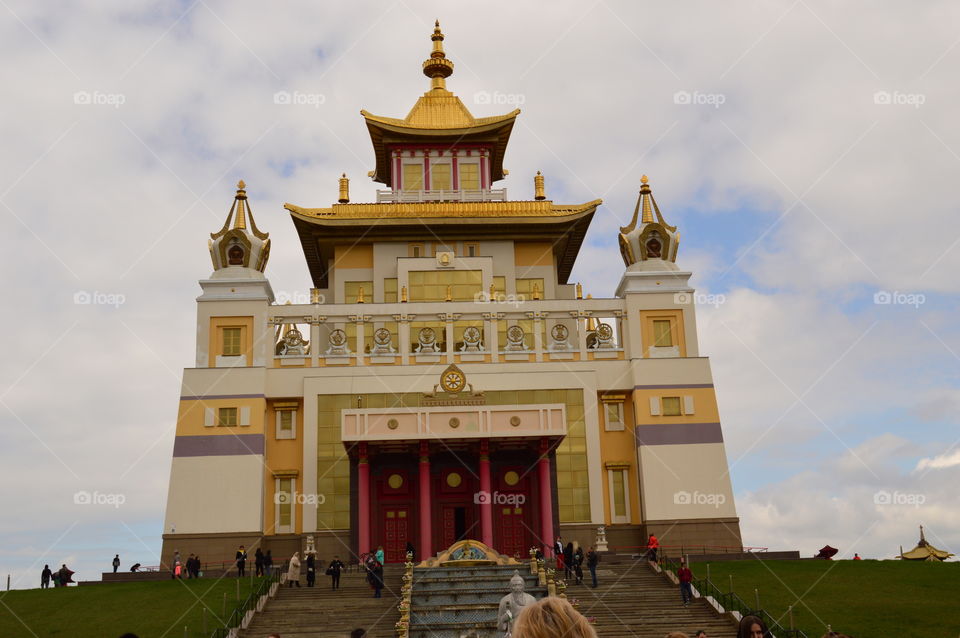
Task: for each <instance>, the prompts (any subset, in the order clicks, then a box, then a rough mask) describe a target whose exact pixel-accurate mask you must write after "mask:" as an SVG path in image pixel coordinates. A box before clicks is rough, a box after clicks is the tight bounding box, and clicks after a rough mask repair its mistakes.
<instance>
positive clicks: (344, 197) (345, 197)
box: [337, 173, 350, 204]
mask: <svg viewBox="0 0 960 638" xmlns="http://www.w3.org/2000/svg"><path fill="white" fill-rule="evenodd" d="M337 201H339V202H340V203H341V204H346V203H348V202H349V201H350V180H349V179H348V178H347V174H346V173H344V174H343V175H341V176H340V198H339V199H338V200H337Z"/></svg>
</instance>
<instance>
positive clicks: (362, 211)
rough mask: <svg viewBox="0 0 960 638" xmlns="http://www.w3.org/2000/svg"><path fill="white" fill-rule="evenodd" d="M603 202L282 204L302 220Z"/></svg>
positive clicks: (585, 207) (557, 210) (555, 211)
mask: <svg viewBox="0 0 960 638" xmlns="http://www.w3.org/2000/svg"><path fill="white" fill-rule="evenodd" d="M602 203H603V200H601V199H595V200H593V201H590V202H586V203H584V204H570V205H560V204H554V203H553V202H551V201H549V200H544V201H539V202H538V201H512V202H445V203H438V202H416V203H408V204H334V205H333V206H332V207H330V208H306V207H303V206H297V205H296V204H290V203H286V204H284V205H283V207H284V208H286V209H287V210H288V211H290V212H291V213H294V214H295V215H298V216H300V217H302V218H304V219H306V220H311V221H312V220H314V219H331V218H332V219H337V218H342V219H377V220H384V219H385V218H397V219H415V218H421V217H430V218H444V217H457V218H462V217H476V218H502V217H567V216H571V215H577V214H580V213H585V212H588V211H590V210H592V209H594V208H596V207H597V206H599V205H600V204H602Z"/></svg>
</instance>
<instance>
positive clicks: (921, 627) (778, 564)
mask: <svg viewBox="0 0 960 638" xmlns="http://www.w3.org/2000/svg"><path fill="white" fill-rule="evenodd" d="M692 568H693V572H694V577H695V578H703V577H705V576H706V574H707V568H706V565H705V564H703V563H701V564H694V565H693V566H692ZM730 574H732V575H733V588H734V591H736V593H737V594H738V595H739V596H740V598H742V599H743V600H744V602H746V603H747V604H748V605H750V606H751V607H752V606H753V605H754V604H755V602H754V600H755V597H754V589H759V590H760V606H761V607H762V608H763V609H765V610H766V611H767V613H769V614H770V615H771V616H773V617H774V618H778V617H780V616H781V615H782V618H781V619H780V624H781V625H783V626H784V627H789V624H788V622H789V621H788V618H787V615H786V612H787V608H788V606H790V605H793V606H794V614H793V617H794V620H795V626H796V627H797V628H798V629H802V630H803V631H804V632H806V634H807V635H808V636H810V638H820V636H822V635H823V634H824V633H825V632H826V629H827V625H828V624H829V625H831V626H832V628H833V630H834V631H840V632H844V633H847V634H849V635H851V636H853V637H854V638H890V637H891V636H911V637H913V636H917V637H920V636H923V637H924V638H957V636H958V635H960V602H958V598H960V563H955V562H954V563H912V562H900V561H892V560H891V561H872V560H863V561H851V560H839V561H824V560H802V561H801V560H790V561H783V560H779V561H768V562H761V561H753V560H750V561H736V562H716V563H710V580H712V581H713V582H714V584H715V585H716V586H717V587H719V588H720V589H721V590H722V591H729V588H730V585H729V582H730V581H729V575H730Z"/></svg>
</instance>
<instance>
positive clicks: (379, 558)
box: [375, 545, 386, 565]
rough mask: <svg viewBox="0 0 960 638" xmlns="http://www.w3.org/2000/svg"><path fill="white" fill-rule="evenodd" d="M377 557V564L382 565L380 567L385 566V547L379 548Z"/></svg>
mask: <svg viewBox="0 0 960 638" xmlns="http://www.w3.org/2000/svg"><path fill="white" fill-rule="evenodd" d="M375 557H376V559H377V562H378V563H380V565H383V564H384V563H386V561H385V560H384V554H383V545H380V546H379V547H377V553H376V555H375Z"/></svg>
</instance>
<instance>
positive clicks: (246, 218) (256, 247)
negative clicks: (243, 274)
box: [208, 180, 270, 272]
mask: <svg viewBox="0 0 960 638" xmlns="http://www.w3.org/2000/svg"><path fill="white" fill-rule="evenodd" d="M208 248H209V250H210V258H211V260H212V261H213V269H214V270H221V269H223V268H227V267H229V266H243V267H245V268H253V269H255V270H259V271H260V272H263V269H264V268H265V267H266V265H267V259H268V258H269V256H270V234H269V233H264V232H262V231H261V230H260V229H259V228H257V224H256V222H254V221H253V211H251V210H250V204H249V202H248V201H247V185H246V184H245V183H244V181H243V180H240V181H239V182H237V193H236V195H234V197H233V204H232V205H231V206H230V212H228V213H227V219H226V221H224V222H223V228H221V229H220V230H219V231H218V232H215V233H210V241H209V243H208Z"/></svg>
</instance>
